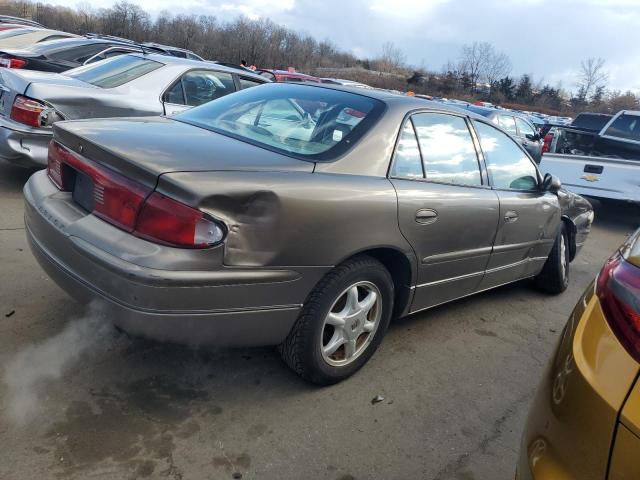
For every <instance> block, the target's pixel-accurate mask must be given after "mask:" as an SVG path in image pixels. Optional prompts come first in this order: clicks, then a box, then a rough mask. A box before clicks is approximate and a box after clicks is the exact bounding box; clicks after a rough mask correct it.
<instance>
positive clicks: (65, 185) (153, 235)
mask: <svg viewBox="0 0 640 480" xmlns="http://www.w3.org/2000/svg"><path fill="white" fill-rule="evenodd" d="M47 171H48V174H49V178H51V180H52V181H53V183H55V184H56V186H57V187H58V188H59V189H60V190H64V191H72V190H73V188H74V185H73V182H74V179H75V176H76V175H78V174H84V175H86V176H87V177H89V178H90V179H91V182H92V188H93V191H92V199H91V200H92V202H91V203H92V205H93V210H92V213H93V214H94V215H96V216H98V217H100V218H102V219H103V220H105V221H107V222H109V223H112V224H114V225H115V226H117V227H119V228H122V229H123V230H126V231H128V232H131V233H133V234H134V235H136V236H139V237H141V238H145V239H147V240H151V241H153V242H156V243H163V244H165V245H171V246H175V247H187V248H206V247H209V246H211V245H214V244H216V243H218V242H220V241H221V240H222V239H223V237H224V233H225V231H224V229H223V228H222V226H220V225H219V224H218V223H216V222H215V221H213V220H210V219H208V218H206V217H205V216H204V214H203V213H202V212H201V211H200V210H197V209H195V208H192V207H189V206H188V205H184V204H183V203H180V202H178V201H176V200H173V199H172V198H169V197H167V196H165V195H162V194H160V193H158V192H153V189H152V188H149V187H146V186H144V185H141V184H139V183H137V182H134V181H132V180H129V179H128V178H126V177H124V176H122V175H120V174H119V173H116V172H114V171H113V170H111V169H110V168H107V167H104V166H102V165H99V164H97V163H95V162H92V161H90V160H88V159H86V158H84V157H80V156H79V155H77V154H76V153H74V152H72V151H70V150H68V149H67V148H65V147H63V146H62V145H60V144H59V143H57V142H53V141H52V142H51V143H50V144H49V161H48V167H47ZM152 192H153V193H152Z"/></svg>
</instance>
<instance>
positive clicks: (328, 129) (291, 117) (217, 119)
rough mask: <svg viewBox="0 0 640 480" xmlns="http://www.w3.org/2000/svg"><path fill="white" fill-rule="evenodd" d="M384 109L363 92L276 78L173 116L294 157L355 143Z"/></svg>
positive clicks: (321, 156) (327, 155)
mask: <svg viewBox="0 0 640 480" xmlns="http://www.w3.org/2000/svg"><path fill="white" fill-rule="evenodd" d="M384 108H385V106H384V104H383V103H382V102H380V101H378V100H375V99H373V98H370V97H366V96H363V95H357V94H353V93H350V92H341V91H337V90H333V89H328V88H320V87H310V86H304V85H294V84H284V83H280V84H270V85H265V86H264V87H260V88H248V89H246V90H241V91H239V92H237V93H235V94H233V95H228V96H225V97H223V98H221V99H218V100H215V101H213V102H210V103H207V104H206V105H202V106H201V107H196V108H194V109H191V110H189V111H187V112H184V113H180V114H178V115H176V116H174V117H172V118H173V119H174V120H177V121H182V122H186V123H189V124H191V125H195V126H199V127H202V128H206V129H209V130H213V131H214V132H218V133H221V134H224V135H227V136H231V137H233V138H236V139H239V140H242V141H245V142H247V143H251V144H254V145H257V146H260V147H263V148H266V149H269V150H275V151H278V152H282V153H285V154H289V155H292V156H295V157H299V158H305V159H307V158H308V159H310V160H311V159H314V160H329V159H332V158H335V157H336V156H337V155H339V154H340V153H342V152H344V151H346V150H347V149H349V148H350V147H351V146H352V145H353V144H355V143H356V142H357V140H358V139H359V138H360V137H361V136H362V135H363V134H364V133H365V132H366V131H367V130H368V129H369V128H370V126H371V125H372V124H373V122H375V121H376V120H377V119H378V118H379V117H380V115H381V114H382V112H383V111H384Z"/></svg>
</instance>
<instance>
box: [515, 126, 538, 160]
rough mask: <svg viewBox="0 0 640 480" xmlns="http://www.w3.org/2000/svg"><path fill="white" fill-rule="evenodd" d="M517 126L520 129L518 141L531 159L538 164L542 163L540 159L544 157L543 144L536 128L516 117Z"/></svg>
mask: <svg viewBox="0 0 640 480" xmlns="http://www.w3.org/2000/svg"><path fill="white" fill-rule="evenodd" d="M515 119H516V126H517V127H518V140H519V141H520V144H521V145H522V146H523V147H524V149H525V150H526V151H527V152H529V155H531V158H533V159H534V160H535V161H536V163H540V157H541V156H542V143H541V142H540V136H539V135H538V134H537V133H536V130H535V128H534V127H533V125H531V124H530V123H529V122H527V121H526V120H525V119H524V118H520V117H515Z"/></svg>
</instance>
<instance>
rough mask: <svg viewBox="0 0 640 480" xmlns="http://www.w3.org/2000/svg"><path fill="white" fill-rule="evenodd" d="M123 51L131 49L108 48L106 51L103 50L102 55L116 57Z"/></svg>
mask: <svg viewBox="0 0 640 480" xmlns="http://www.w3.org/2000/svg"><path fill="white" fill-rule="evenodd" d="M125 53H131V50H122V49H117V50H109V51H108V52H105V54H104V56H105V58H111V57H117V56H118V55H124V54H125Z"/></svg>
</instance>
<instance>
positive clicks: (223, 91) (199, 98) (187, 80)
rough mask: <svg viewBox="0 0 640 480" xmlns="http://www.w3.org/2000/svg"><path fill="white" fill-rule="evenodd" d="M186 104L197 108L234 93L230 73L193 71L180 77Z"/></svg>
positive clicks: (234, 88) (234, 87)
mask: <svg viewBox="0 0 640 480" xmlns="http://www.w3.org/2000/svg"><path fill="white" fill-rule="evenodd" d="M182 86H183V88H184V96H185V101H186V104H187V105H189V106H191V107H197V106H198V105H202V104H204V103H207V102H210V101H211V100H215V99H216V98H221V97H224V96H225V95H228V94H230V93H233V92H235V90H236V86H235V84H234V83H233V77H232V75H231V74H230V73H225V72H211V71H204V70H200V71H193V72H188V73H187V74H185V75H184V76H183V77H182Z"/></svg>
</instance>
